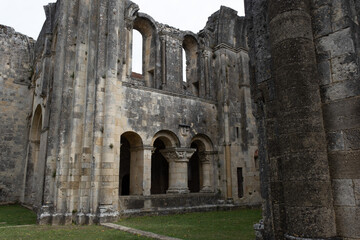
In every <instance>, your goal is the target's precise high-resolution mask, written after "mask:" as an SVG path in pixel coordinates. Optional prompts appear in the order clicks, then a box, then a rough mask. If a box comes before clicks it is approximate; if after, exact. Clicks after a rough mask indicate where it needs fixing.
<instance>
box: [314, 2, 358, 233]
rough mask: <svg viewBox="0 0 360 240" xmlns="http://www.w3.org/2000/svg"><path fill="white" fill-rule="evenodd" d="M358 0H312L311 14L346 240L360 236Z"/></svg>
mask: <svg viewBox="0 0 360 240" xmlns="http://www.w3.org/2000/svg"><path fill="white" fill-rule="evenodd" d="M358 4H359V3H358V2H357V1H329V2H314V10H313V12H312V14H313V29H314V42H315V46H316V53H317V67H318V71H319V76H320V81H319V85H320V92H321V100H322V103H323V116H324V118H323V119H324V125H325V130H326V134H327V142H328V145H327V149H328V159H329V166H330V175H331V178H332V190H333V196H334V207H335V213H336V222H337V233H338V235H339V236H341V237H344V238H346V239H359V238H360V224H359V213H360V196H359V187H360V183H359V181H360V180H359V179H360V163H359V158H360V102H359V96H360V80H359V79H360V75H359V73H360V72H359V70H360V62H359V60H360V48H359V47H360V39H359V36H360V35H359V33H360V26H359V23H360V22H359V12H358V10H359V8H358ZM356 5H357V6H356Z"/></svg>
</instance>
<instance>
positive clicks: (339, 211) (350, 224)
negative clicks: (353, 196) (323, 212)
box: [335, 206, 360, 239]
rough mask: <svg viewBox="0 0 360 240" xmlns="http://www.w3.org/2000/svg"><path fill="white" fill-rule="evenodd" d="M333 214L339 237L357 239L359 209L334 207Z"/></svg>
mask: <svg viewBox="0 0 360 240" xmlns="http://www.w3.org/2000/svg"><path fill="white" fill-rule="evenodd" d="M335 213H336V227H337V231H338V234H339V236H342V237H347V238H354V239H356V238H358V237H359V236H360V207H345V206H342V207H335Z"/></svg>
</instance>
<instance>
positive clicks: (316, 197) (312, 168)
mask: <svg viewBox="0 0 360 240" xmlns="http://www.w3.org/2000/svg"><path fill="white" fill-rule="evenodd" d="M310 7H311V6H310V1H307V0H298V1H278V0H270V1H269V10H268V11H269V21H270V44H271V51H272V62H273V64H272V67H273V73H274V76H275V78H274V80H275V84H274V92H275V93H276V95H275V100H273V101H272V102H271V103H270V102H269V104H268V105H269V106H267V108H271V107H272V106H271V104H276V105H277V106H276V107H277V108H276V114H275V116H276V117H275V119H274V120H275V121H274V122H276V123H277V124H278V126H279V127H278V131H277V132H276V133H274V134H273V135H271V134H272V133H271V132H270V131H269V132H268V133H267V134H268V139H277V140H278V143H279V145H278V146H277V148H278V149H279V150H277V151H278V152H277V154H276V152H275V151H274V147H273V146H269V147H271V148H272V149H270V150H271V151H269V153H270V154H271V157H270V161H271V164H272V167H273V169H274V170H275V169H277V170H276V171H277V172H278V174H279V180H280V181H281V182H280V184H281V185H280V186H279V187H280V189H281V188H282V189H283V190H282V193H281V191H279V190H278V189H275V188H273V189H271V190H272V194H273V198H274V197H277V199H278V201H279V202H280V204H279V206H278V207H279V212H280V214H279V215H278V214H277V213H276V214H275V216H274V219H276V217H280V219H282V221H283V223H282V224H283V226H282V231H283V232H284V233H285V238H286V239H304V238H306V239H332V238H333V237H335V236H336V225H335V217H334V207H333V201H332V194H331V182H330V175H329V166H328V158H327V146H326V138H325V131H324V125H323V120H322V116H323V115H322V109H321V106H322V103H321V98H320V92H319V85H318V74H317V71H316V55H315V47H314V39H313V33H312V19H311V16H310V13H309V12H310ZM268 111H269V110H268ZM269 115H270V114H269ZM274 183H275V182H274ZM276 183H278V182H276ZM270 184H271V186H276V185H275V184H273V183H270ZM282 201H283V204H281V202H282ZM274 203H275V202H274ZM275 206H276V205H275V204H274V207H275ZM278 221H279V220H278Z"/></svg>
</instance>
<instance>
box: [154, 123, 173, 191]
mask: <svg viewBox="0 0 360 240" xmlns="http://www.w3.org/2000/svg"><path fill="white" fill-rule="evenodd" d="M179 145H180V142H179V139H178V138H177V136H176V135H175V134H174V133H173V132H171V131H167V130H162V131H160V132H158V133H156V134H155V136H154V138H153V147H154V151H153V154H152V155H151V190H150V192H151V194H165V193H167V190H168V189H169V180H170V171H169V170H170V166H169V162H168V160H167V159H166V158H165V157H164V155H163V154H162V153H161V151H163V150H164V149H175V148H176V147H178V146H179Z"/></svg>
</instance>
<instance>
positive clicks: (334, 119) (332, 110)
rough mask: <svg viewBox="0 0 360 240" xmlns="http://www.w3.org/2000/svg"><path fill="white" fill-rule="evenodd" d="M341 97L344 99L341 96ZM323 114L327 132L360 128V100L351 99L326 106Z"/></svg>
mask: <svg viewBox="0 0 360 240" xmlns="http://www.w3.org/2000/svg"><path fill="white" fill-rule="evenodd" d="M334 91H335V88H334ZM335 93H336V92H335ZM339 97H341V98H343V97H342V96H340V95H339ZM323 114H324V124H325V129H326V130H327V131H337V130H342V129H344V128H346V129H352V128H360V121H359V119H360V99H359V98H349V99H345V100H342V101H337V102H332V103H327V104H324V105H323Z"/></svg>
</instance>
